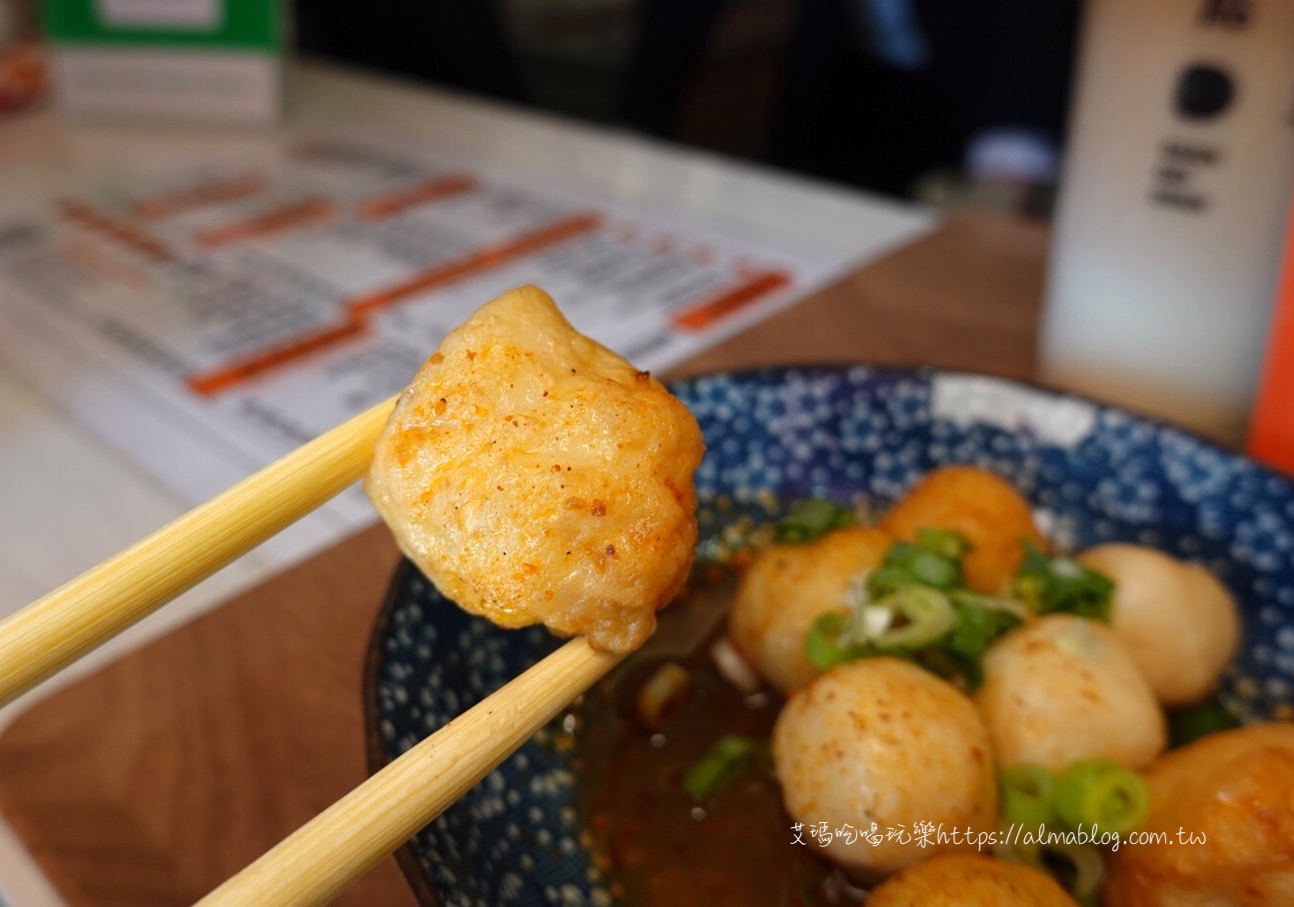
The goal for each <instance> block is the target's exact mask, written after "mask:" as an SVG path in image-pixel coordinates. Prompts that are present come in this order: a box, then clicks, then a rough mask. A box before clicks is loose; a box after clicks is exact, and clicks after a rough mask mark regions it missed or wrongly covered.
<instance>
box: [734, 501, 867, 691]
mask: <svg viewBox="0 0 1294 907" xmlns="http://www.w3.org/2000/svg"><path fill="white" fill-rule="evenodd" d="M889 545H890V537H889V536H887V535H886V534H885V533H883V532H881V531H880V530H878V529H871V528H867V527H863V526H849V527H847V528H844V529H837V530H835V531H833V532H828V533H827V534H826V535H824V536H822V537H821V538H819V539H817V540H816V541H814V542H810V543H809V544H806V545H769V546H768V547H767V548H764V549H762V550H761V551H760V552H759V553H758V554H756V555H755V558H754V560H753V561H752V562H751V564H750V566H749V567H748V568H747V569H746V571H745V573H744V574H743V575H742V578H741V584H740V585H739V586H738V588H737V595H736V597H735V598H734V599H733V603H732V608H731V610H730V611H729V613H728V633H729V635H730V636H731V638H732V643H733V645H734V646H736V647H737V649H738V650H739V651H740V652H741V653H742V654H743V655H745V656H746V658H747V659H748V660H749V661H750V662H751V664H752V665H754V667H755V670H757V671H758V672H759V673H760V674H761V675H762V676H763V677H764V678H765V679H766V680H767V681H768V682H769V683H771V684H772V685H773V686H775V687H777V689H779V690H781V691H782V692H783V693H790V692H791V691H792V690H798V689H799V688H800V687H803V686H804V685H805V684H807V683H808V682H809V681H811V680H813V678H815V677H817V676H818V675H819V674H820V673H822V672H821V671H820V670H819V669H818V667H817V666H816V665H814V664H813V662H811V661H809V656H808V655H806V654H805V652H804V639H805V637H806V636H807V635H808V633H809V627H810V625H811V624H812V623H813V621H814V620H815V619H816V618H817V617H818V616H819V615H822V614H825V613H826V612H828V611H840V612H844V611H845V610H846V608H845V595H846V593H847V592H848V590H849V582H850V580H851V579H853V578H854V577H855V576H857V575H858V574H859V573H861V572H864V571H867V570H871V569H873V568H875V567H877V566H879V565H880V563H881V559H882V558H884V556H885V550H886V549H887V548H888V547H889Z"/></svg>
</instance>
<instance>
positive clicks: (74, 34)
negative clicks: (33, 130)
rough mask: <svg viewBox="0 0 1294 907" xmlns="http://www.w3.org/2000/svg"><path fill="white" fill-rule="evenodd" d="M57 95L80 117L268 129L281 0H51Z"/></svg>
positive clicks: (277, 72) (48, 12) (274, 97)
mask: <svg viewBox="0 0 1294 907" xmlns="http://www.w3.org/2000/svg"><path fill="white" fill-rule="evenodd" d="M44 14H45V26H46V34H47V37H48V39H49V42H50V44H51V46H52V49H53V59H54V85H55V96H56V97H57V99H58V101H59V103H60V105H61V106H62V107H64V108H65V109H67V110H69V111H71V112H74V113H86V114H94V115H103V116H117V117H128V118H151V119H156V118H166V119H185V120H217V121H238V122H269V121H271V120H274V119H276V118H277V116H278V112H279V106H280V103H279V95H280V79H281V70H282V63H281V60H282V47H283V32H284V26H283V7H282V4H281V3H280V2H279V0H45V6H44Z"/></svg>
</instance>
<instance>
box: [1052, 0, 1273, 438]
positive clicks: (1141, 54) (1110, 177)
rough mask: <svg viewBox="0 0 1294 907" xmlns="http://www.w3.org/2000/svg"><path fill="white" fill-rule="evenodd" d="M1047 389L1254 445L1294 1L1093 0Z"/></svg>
mask: <svg viewBox="0 0 1294 907" xmlns="http://www.w3.org/2000/svg"><path fill="white" fill-rule="evenodd" d="M1077 86H1078V90H1077V94H1076V96H1075V105H1074V114H1073V119H1072V122H1071V129H1070V139H1069V146H1068V149H1067V156H1066V163H1065V173H1064V177H1063V180H1062V184H1061V194H1060V204H1059V210H1058V213H1057V219H1056V231H1055V245H1054V247H1053V252H1052V262H1051V271H1050V275H1049V285H1048V291H1047V304H1046V310H1045V314H1044V318H1043V329H1042V338H1041V359H1040V366H1041V373H1042V376H1043V378H1044V379H1045V380H1047V381H1048V382H1050V383H1052V384H1056V385H1058V386H1061V387H1067V388H1072V389H1075V390H1079V391H1082V392H1085V393H1090V394H1092V395H1094V396H1097V397H1100V398H1104V399H1108V400H1111V401H1113V402H1117V403H1122V404H1125V405H1128V406H1130V407H1132V408H1134V409H1138V410H1141V411H1144V412H1147V413H1151V414H1154V415H1159V416H1163V417H1165V418H1167V419H1170V420H1172V421H1175V422H1178V423H1180V424H1182V425H1185V426H1188V427H1191V428H1194V429H1196V430H1197V431H1200V432H1203V433H1204V434H1206V435H1209V436H1211V437H1213V438H1215V439H1217V440H1220V441H1222V442H1224V443H1227V444H1231V445H1237V444H1239V443H1240V441H1241V440H1242V438H1243V436H1244V426H1245V420H1246V417H1247V414H1248V411H1249V407H1250V404H1251V401H1252V399H1253V394H1254V388H1255V384H1256V381H1257V376H1258V371H1259V368H1260V366H1261V363H1262V356H1263V348H1264V345H1265V337H1266V331H1267V326H1268V321H1269V317H1270V309H1271V301H1272V296H1273V292H1274V288H1275V283H1276V276H1277V271H1278V268H1279V262H1280V252H1281V246H1282V241H1283V237H1284V226H1285V220H1286V212H1287V208H1288V201H1289V197H1290V188H1291V182H1292V181H1294V0H1189V2H1188V0H1138V2H1135V3H1129V2H1126V0H1091V2H1089V3H1088V5H1087V9H1086V12H1085V21H1084V29H1083V36H1082V49H1081V56H1080V61H1079V72H1078V80H1077Z"/></svg>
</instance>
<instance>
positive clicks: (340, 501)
mask: <svg viewBox="0 0 1294 907" xmlns="http://www.w3.org/2000/svg"><path fill="white" fill-rule="evenodd" d="M829 276H831V275H830V273H829V269H828V268H827V267H826V266H824V265H823V264H822V263H820V262H815V261H812V260H809V259H806V258H805V257H804V256H802V255H791V254H782V253H779V252H777V251H776V250H769V249H765V248H752V247H749V246H747V245H746V244H744V243H743V242H741V241H738V240H736V239H734V238H731V237H725V236H721V235H715V234H712V233H708V232H705V231H703V230H698V229H695V228H693V227H690V226H687V225H683V224H679V223H675V222H670V221H665V220H662V219H661V218H659V217H654V216H650V215H648V214H646V213H644V212H640V211H634V210H629V209H626V208H624V207H622V206H619V205H615V204H609V203H607V202H605V201H600V200H597V199H593V198H588V197H582V196H579V195H576V194H572V193H570V192H566V191H559V190H556V189H551V188H546V187H545V188H537V187H535V186H533V185H522V184H520V183H518V182H516V181H514V180H511V179H509V178H508V177H507V175H505V174H497V173H486V172H483V171H481V170H480V169H478V168H474V167H472V166H471V165H464V164H462V163H459V162H453V161H448V160H439V159H437V158H435V157H429V156H426V155H423V154H421V153H413V152H411V151H409V150H407V149H406V148H401V147H398V146H397V145H396V144H395V143H393V142H391V141H387V142H383V141H382V140H381V139H374V138H371V137H366V138H365V139H364V140H362V141H360V140H356V139H352V138H339V137H337V136H335V135H329V134H324V133H320V134H313V135H302V136H298V137H296V138H295V139H292V140H290V141H287V142H285V143H284V145H283V147H282V149H281V153H280V154H279V155H278V156H277V157H276V158H274V159H273V160H268V161H267V160H257V161H256V162H255V163H254V164H250V165H246V166H243V167H239V166H232V165H231V164H230V162H229V161H228V160H221V161H213V162H208V163H204V162H203V161H201V160H193V161H189V162H187V163H186V165H185V166H184V167H183V168H182V169H180V168H177V169H175V170H174V171H173V172H157V171H156V170H155V169H150V170H149V171H147V172H137V173H128V174H124V175H123V174H117V175H116V176H115V177H114V179H112V180H111V181H105V182H103V183H101V184H98V185H95V186H93V187H92V188H90V189H88V190H79V191H78V192H77V193H76V194H74V195H69V196H67V197H61V198H57V199H51V200H50V202H49V203H48V205H46V206H45V207H44V208H43V209H41V210H34V211H31V212H29V213H23V214H15V215H6V216H5V217H3V218H0V361H2V362H3V363H4V364H5V365H6V366H7V367H9V368H10V369H12V370H13V371H15V372H16V373H17V374H19V375H20V376H21V377H23V378H24V379H25V380H28V381H29V382H31V383H32V384H33V385H35V386H37V387H39V388H40V389H41V391H42V392H43V393H45V394H47V395H48V396H50V397H51V398H52V399H54V400H55V401H56V402H57V403H58V404H59V405H60V406H62V407H64V408H65V409H66V410H67V411H69V412H70V413H71V414H72V415H73V416H74V417H75V418H76V419H77V420H78V421H80V422H82V423H83V424H85V425H87V426H88V427H90V428H91V429H92V430H93V431H94V432H95V433H97V434H98V435H99V436H100V437H101V438H102V439H103V440H105V441H106V442H107V443H108V444H110V445H111V446H113V447H115V448H117V449H119V450H120V451H122V452H123V453H125V454H126V455H127V456H128V457H130V458H132V459H133V460H134V461H136V462H137V463H138V464H139V465H141V466H142V467H143V468H144V469H146V470H147V471H148V472H150V473H151V474H152V475H154V476H155V477H156V478H157V479H158V480H160V481H161V482H163V483H164V484H165V485H167V486H168V487H169V488H170V489H171V490H172V491H174V492H175V493H177V494H178V495H179V496H180V497H181V498H182V499H183V500H185V501H187V502H189V503H190V504H196V503H199V502H200V501H202V500H205V499H206V498H208V497H210V496H211V495H213V494H215V493H217V492H219V491H221V490H222V489H224V488H226V487H228V486H229V485H231V484H233V483H234V482H236V481H237V480H239V479H241V478H243V477H245V476H246V475H248V474H249V473H251V472H253V471H254V470H255V469H257V468H259V467H260V466H262V465H264V464H266V463H268V462H269V461H271V460H273V459H275V458H276V457H279V456H281V455H283V454H284V453H286V452H287V451H289V450H291V449H292V448H294V447H296V446H297V445H299V444H301V443H303V442H304V441H306V440H308V439H310V438H311V437H313V436H315V435H317V434H319V433H320V432H322V431H325V430H327V429H329V428H331V427H333V426H334V425H336V424H338V423H340V422H342V421H344V420H345V419H347V418H348V417H350V416H351V415H353V414H355V413H356V412H358V411H360V410H361V409H363V408H365V407H367V406H369V405H371V404H374V403H377V402H379V401H380V400H382V399H384V398H386V397H388V396H390V395H391V394H393V393H396V392H397V391H398V390H399V389H400V388H402V387H403V386H404V385H405V384H407V383H408V381H409V379H410V378H411V377H412V375H413V373H414V372H415V371H416V369H417V368H418V366H419V365H420V364H421V363H422V362H423V360H424V359H425V358H426V357H427V356H428V355H430V353H431V352H432V351H434V349H435V347H436V345H437V343H438V342H439V340H440V338H441V337H442V336H443V335H444V334H445V332H446V331H447V330H449V329H451V328H452V327H453V326H455V325H456V324H458V323H460V322H461V321H463V320H464V319H465V318H466V317H467V316H468V315H469V314H470V313H471V312H472V311H473V310H474V309H475V308H476V307H477V306H479V305H480V304H481V303H483V302H485V301H487V300H489V299H492V298H493V297H495V296H497V295H498V294H499V293H501V292H503V291H504V290H506V289H508V288H510V287H514V286H517V285H520V284H525V283H533V284H536V285H538V286H540V287H542V288H543V289H545V290H546V291H547V292H548V293H550V294H551V295H552V296H553V297H554V298H555V299H556V300H557V302H558V304H559V305H560V306H561V308H562V310H563V311H564V313H565V314H566V315H567V317H568V318H569V319H570V320H571V321H572V323H573V324H574V325H575V326H576V327H577V328H579V329H580V330H581V331H583V332H585V333H587V334H589V335H591V336H593V337H595V338H597V339H598V340H600V341H602V342H603V343H605V344H607V345H608V346H610V347H612V348H613V349H616V350H617V351H619V352H620V353H622V354H623V355H625V356H626V357H627V358H629V359H630V360H631V361H633V362H634V363H635V364H637V365H639V366H640V367H642V368H648V369H653V370H660V369H663V368H665V367H667V366H669V365H671V364H673V363H676V362H679V361H681V360H683V359H685V358H687V357H689V356H690V355H692V354H694V353H695V352H697V351H699V350H701V349H703V348H705V347H707V346H709V345H711V344H713V343H715V342H716V341H717V340H719V339H721V338H723V337H725V336H727V335H729V334H731V333H733V332H735V331H736V330H738V329H740V328H742V327H745V326H747V325H749V324H751V323H753V322H754V321H756V320H758V319H759V318H762V317H765V316H767V315H768V314H769V313H771V312H772V311H774V310H776V309H777V308H779V307H781V306H783V305H786V304H787V303H789V302H790V301H792V300H793V299H795V298H796V297H798V296H800V295H803V294H804V293H805V292H807V291H809V290H812V289H813V288H815V287H816V286H819V285H821V283H823V282H824V281H825V280H826V279H827V278H828V277H829ZM373 519H375V514H374V512H373V511H372V509H371V507H370V506H369V505H368V503H367V501H366V500H365V499H364V498H363V495H362V493H360V492H359V490H358V489H351V490H350V491H348V492H346V493H345V494H343V495H341V496H340V497H339V498H337V499H336V500H335V501H333V502H332V503H331V504H329V505H327V506H326V507H324V508H322V509H321V510H320V511H319V512H317V513H316V514H313V515H312V516H311V517H310V518H308V519H307V520H305V521H303V522H302V523H301V524H298V525H297V526H296V527H293V528H292V529H290V530H289V531H288V532H287V533H285V534H284V535H282V536H280V537H279V538H277V539H275V540H274V541H273V542H272V543H270V545H269V546H268V547H267V548H265V549H262V550H263V551H265V552H266V553H267V554H269V555H270V556H271V557H273V558H275V559H277V560H280V561H281V562H282V563H287V562H290V561H292V560H295V559H297V558H298V557H300V556H301V555H303V554H306V553H308V552H310V551H313V550H315V549H317V548H319V547H321V546H323V545H325V544H327V543H330V542H333V541H335V540H337V539H339V538H341V537H343V536H344V535H346V534H348V533H349V532H351V531H353V530H354V529H356V528H359V527H361V526H363V525H365V524H367V523H369V522H371V521H372V520H373Z"/></svg>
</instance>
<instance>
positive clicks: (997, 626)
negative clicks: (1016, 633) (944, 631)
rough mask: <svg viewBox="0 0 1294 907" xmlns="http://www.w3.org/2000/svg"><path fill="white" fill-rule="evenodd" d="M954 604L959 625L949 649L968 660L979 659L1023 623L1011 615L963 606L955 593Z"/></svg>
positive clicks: (949, 639) (949, 641)
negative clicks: (993, 643) (991, 646)
mask: <svg viewBox="0 0 1294 907" xmlns="http://www.w3.org/2000/svg"><path fill="white" fill-rule="evenodd" d="M953 602H954V604H953V611H954V614H955V616H956V619H957V623H956V627H955V628H954V629H953V632H952V635H951V636H949V637H948V648H949V649H951V650H952V651H954V652H956V653H957V654H958V655H962V656H965V657H966V658H974V659H978V658H979V657H980V656H981V655H983V654H984V652H985V651H986V650H987V649H988V647H989V645H990V644H991V643H992V642H993V641H994V640H996V639H997V638H998V637H999V636H1001V635H1002V634H1004V633H1006V631H1008V630H1010V629H1012V628H1013V627H1015V626H1016V625H1017V624H1019V623H1020V619H1019V618H1018V617H1017V616H1016V615H1015V614H1013V613H1012V612H1010V611H1006V610H990V609H988V608H980V607H976V606H973V605H972V606H969V607H968V606H967V605H964V604H961V601H960V600H959V597H958V596H957V595H956V594H955V593H954V596H953Z"/></svg>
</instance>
